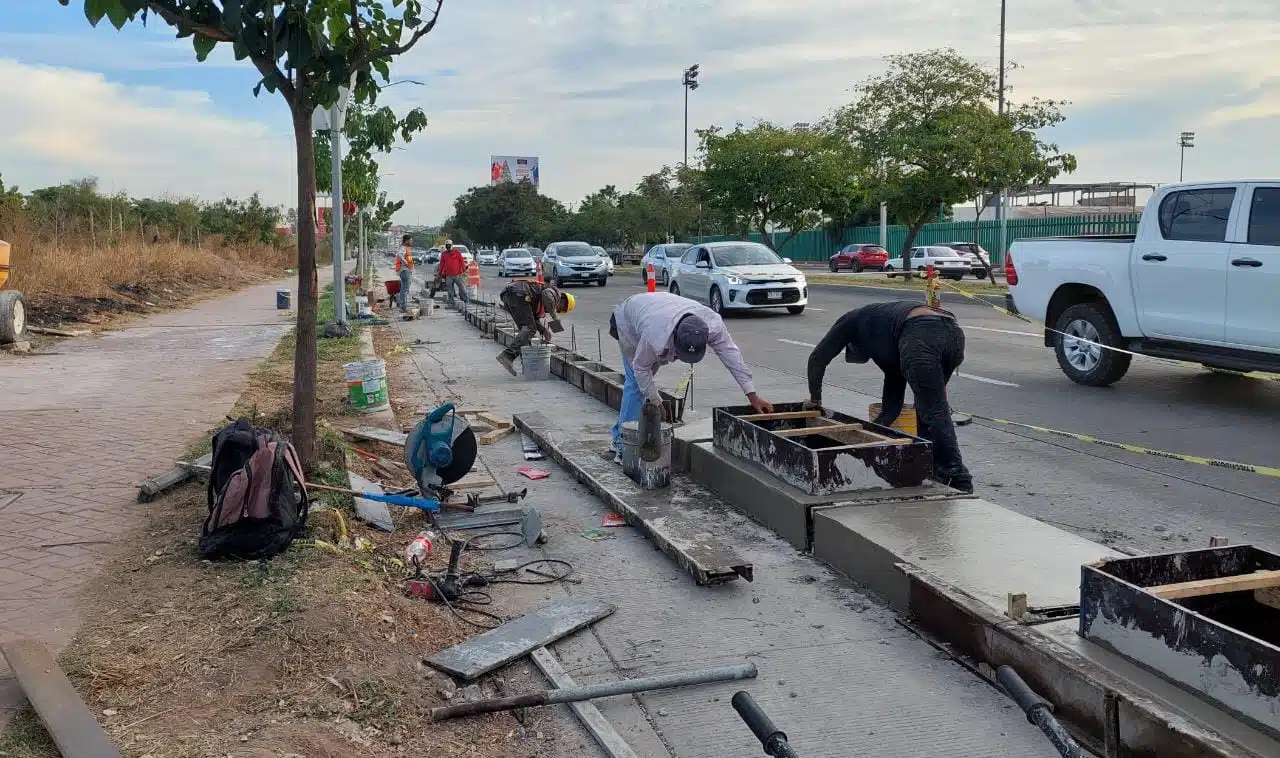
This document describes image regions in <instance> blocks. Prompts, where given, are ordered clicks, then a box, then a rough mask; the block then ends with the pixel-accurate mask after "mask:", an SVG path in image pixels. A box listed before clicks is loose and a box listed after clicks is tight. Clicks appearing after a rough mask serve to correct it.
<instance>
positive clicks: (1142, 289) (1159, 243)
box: [1005, 180, 1280, 387]
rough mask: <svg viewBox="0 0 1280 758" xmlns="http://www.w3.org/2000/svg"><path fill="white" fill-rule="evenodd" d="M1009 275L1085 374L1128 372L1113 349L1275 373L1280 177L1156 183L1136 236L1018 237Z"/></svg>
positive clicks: (1103, 378)
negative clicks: (1156, 185)
mask: <svg viewBox="0 0 1280 758" xmlns="http://www.w3.org/2000/svg"><path fill="white" fill-rule="evenodd" d="M1005 281H1006V282H1007V283H1008V284H1009V300H1010V303H1011V305H1012V306H1013V308H1014V309H1016V310H1017V311H1019V312H1021V313H1024V314H1026V315H1028V316H1031V317H1032V318H1035V319H1038V320H1040V321H1042V322H1043V323H1045V324H1046V325H1047V327H1048V328H1046V329H1045V333H1044V344H1045V347H1052V348H1053V349H1054V352H1055V353H1056V354H1057V358H1058V365H1059V366H1060V367H1061V368H1062V372H1063V373H1064V374H1066V375H1067V376H1068V377H1070V378H1071V380H1072V381H1074V382H1076V383H1078V384H1084V385H1089V386H1094V387H1102V386H1106V385H1109V384H1114V383H1115V382H1117V381H1119V380H1120V379H1121V378H1122V377H1123V376H1124V375H1125V372H1127V371H1128V370H1129V364H1130V362H1131V361H1132V360H1133V356H1132V355H1131V354H1130V353H1129V352H1119V351H1117V350H1108V349H1106V347H1114V348H1120V349H1122V350H1126V351H1131V352H1133V353H1140V354H1143V355H1153V356H1158V357H1161V358H1172V359H1175V360H1184V361H1193V362H1196V363H1201V364H1203V365H1205V366H1206V367H1209V368H1214V369H1227V370H1231V371H1271V372H1277V371H1280V296H1277V293H1280V180H1273V181H1257V182H1254V181H1223V182H1196V183H1187V184H1172V185H1167V186H1165V187H1161V188H1160V189H1158V190H1156V192H1155V194H1153V195H1152V196H1151V200H1150V201H1149V202H1148V203H1147V207H1146V209H1145V210H1144V211H1143V212H1142V219H1141V220H1140V221H1139V222H1138V231H1137V234H1136V235H1107V236H1090V237H1053V238H1048V239H1022V240H1017V241H1016V242H1014V243H1013V247H1012V248H1011V249H1010V251H1009V255H1008V257H1007V258H1006V259H1005ZM1103 346H1106V347H1103Z"/></svg>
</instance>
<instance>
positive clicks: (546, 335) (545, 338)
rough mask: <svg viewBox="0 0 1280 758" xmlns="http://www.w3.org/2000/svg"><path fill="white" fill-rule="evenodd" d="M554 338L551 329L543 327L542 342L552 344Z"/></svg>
mask: <svg viewBox="0 0 1280 758" xmlns="http://www.w3.org/2000/svg"><path fill="white" fill-rule="evenodd" d="M552 336H553V335H552V334H551V330H550V329H549V328H547V327H545V326H544V327H542V341H543V342H550V341H551V338H552Z"/></svg>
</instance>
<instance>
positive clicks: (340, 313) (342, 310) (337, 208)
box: [329, 104, 347, 324]
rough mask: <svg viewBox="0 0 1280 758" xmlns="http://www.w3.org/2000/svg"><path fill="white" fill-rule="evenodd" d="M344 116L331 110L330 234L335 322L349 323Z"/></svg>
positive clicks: (333, 109) (333, 108) (337, 111)
mask: <svg viewBox="0 0 1280 758" xmlns="http://www.w3.org/2000/svg"><path fill="white" fill-rule="evenodd" d="M341 123H342V115H341V112H340V111H339V109H338V105H337V104H334V106H333V107H332V108H331V109H330V110H329V144H330V145H331V146H332V150H331V152H332V153H333V193H332V196H333V201H332V203H333V211H332V212H331V213H330V214H329V215H330V217H331V223H330V224H329V234H331V235H333V320H334V323H337V324H345V323H346V322H347V309H346V300H347V298H346V293H347V287H346V283H345V282H343V280H342V234H343V232H342V126H341Z"/></svg>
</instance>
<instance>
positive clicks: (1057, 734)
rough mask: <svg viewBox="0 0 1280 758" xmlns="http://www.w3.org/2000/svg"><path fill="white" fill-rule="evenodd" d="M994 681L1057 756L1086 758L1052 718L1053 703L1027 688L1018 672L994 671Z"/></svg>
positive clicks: (1078, 746)
mask: <svg viewBox="0 0 1280 758" xmlns="http://www.w3.org/2000/svg"><path fill="white" fill-rule="evenodd" d="M996 680H997V681H999V682H1000V686H1001V687H1003V688H1004V691H1005V694H1007V695H1008V696H1009V697H1010V698H1012V699H1013V702H1015V703H1017V704H1018V707H1019V708H1021V709H1022V712H1023V713H1025V714H1027V721H1030V722H1031V723H1032V724H1035V725H1036V726H1037V727H1039V728H1040V731H1042V732H1044V736H1045V737H1048V738H1049V742H1051V743H1053V746H1054V748H1056V749H1057V751H1058V754H1059V755H1061V756H1062V757H1063V758H1088V756H1089V753H1086V752H1085V751H1084V749H1083V748H1081V747H1080V745H1079V744H1078V743H1077V742H1076V741H1075V740H1074V739H1073V738H1072V737H1071V735H1070V734H1067V730H1066V729H1064V728H1063V726H1062V724H1060V723H1058V720H1057V719H1056V718H1054V717H1053V703H1050V702H1049V701H1048V700H1045V699H1044V698H1042V697H1040V696H1039V695H1037V694H1036V692H1035V690H1033V689H1031V688H1030V687H1028V686H1027V683H1026V682H1024V681H1022V677H1020V676H1018V672H1017V671H1014V670H1013V669H1012V668H1010V667H1009V666H1001V667H1000V668H998V669H996Z"/></svg>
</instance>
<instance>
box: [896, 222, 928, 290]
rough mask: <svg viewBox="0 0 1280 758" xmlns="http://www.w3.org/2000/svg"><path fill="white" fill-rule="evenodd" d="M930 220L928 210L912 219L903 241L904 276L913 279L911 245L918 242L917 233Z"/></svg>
mask: <svg viewBox="0 0 1280 758" xmlns="http://www.w3.org/2000/svg"><path fill="white" fill-rule="evenodd" d="M928 220H929V213H928V212H927V211H926V212H925V213H922V214H921V215H920V216H919V217H918V218H915V219H913V220H912V221H911V226H909V227H907V238H906V239H904V240H903V241H902V278H903V279H905V280H907V281H911V278H912V277H913V276H915V273H914V272H912V270H911V246H912V245H914V244H915V242H916V235H917V234H919V233H920V230H921V229H923V228H924V225H925V222H927V221H928Z"/></svg>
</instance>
